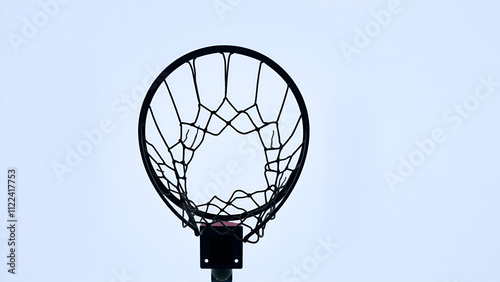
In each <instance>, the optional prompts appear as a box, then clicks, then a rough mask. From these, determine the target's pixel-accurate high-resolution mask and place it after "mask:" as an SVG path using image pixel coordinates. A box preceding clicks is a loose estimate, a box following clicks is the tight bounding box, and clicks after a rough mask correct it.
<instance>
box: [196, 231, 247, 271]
mask: <svg viewBox="0 0 500 282" xmlns="http://www.w3.org/2000/svg"><path fill="white" fill-rule="evenodd" d="M224 224H225V225H226V226H223V225H222V224H221V223H219V224H213V225H212V226H211V227H207V226H206V225H205V224H202V225H201V235H200V267H201V268H212V269H214V268H231V269H234V268H238V269H241V268H243V241H241V240H240V239H238V238H243V227H242V226H241V225H240V226H237V225H236V224H234V223H230V222H226V223H224ZM228 227H231V228H234V229H233V231H232V232H234V234H235V235H236V236H237V237H238V238H237V237H236V236H235V235H233V234H232V232H228V230H227V228H228ZM224 232H226V234H221V233H224Z"/></svg>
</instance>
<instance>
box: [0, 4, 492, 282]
mask: <svg viewBox="0 0 500 282" xmlns="http://www.w3.org/2000/svg"><path fill="white" fill-rule="evenodd" d="M49 2H50V3H57V4H56V6H54V5H52V6H49V8H47V7H45V8H44V5H43V3H49ZM61 2H62V1H61ZM61 2H51V1H49V0H41V1H40V2H37V1H32V2H29V1H22V2H21V1H0V35H1V36H0V129H1V131H0V136H1V139H0V169H1V171H2V172H1V173H0V175H4V177H6V175H7V168H9V167H17V168H18V170H19V173H18V176H19V180H18V181H19V184H18V185H19V187H18V193H17V197H18V207H17V208H18V209H17V216H18V218H19V222H18V234H17V239H18V246H19V247H18V250H17V256H18V264H17V268H16V270H17V274H16V275H11V274H9V273H7V265H6V264H5V262H6V255H7V243H6V239H7V237H8V234H7V230H6V228H5V227H4V225H6V224H7V223H6V222H5V220H2V221H0V254H1V256H0V262H1V263H0V280H1V281H109V282H110V281H127V282H142V281H209V271H208V270H201V269H199V263H198V259H199V250H198V248H199V246H198V238H196V237H195V236H193V233H192V231H191V230H190V229H183V228H181V223H180V221H179V220H178V219H177V218H176V217H175V216H174V215H173V214H172V213H171V212H170V211H169V210H168V208H167V207H166V206H165V205H164V204H163V202H162V201H161V200H160V198H159V197H158V195H157V194H156V192H155V191H154V189H153V187H152V185H151V183H150V181H149V179H148V177H147V175H146V172H145V170H144V168H143V165H142V161H141V159H140V154H139V149H138V142H137V120H138V115H139V110H140V102H139V100H141V99H142V97H143V95H144V94H145V93H144V94H142V95H141V94H140V87H141V86H142V85H143V84H144V85H145V86H146V87H149V85H150V84H151V82H152V80H153V76H156V75H157V74H158V73H159V72H160V71H161V70H162V69H163V68H165V67H166V66H167V65H168V64H169V63H171V62H172V61H173V60H175V59H176V58H178V57H179V56H181V55H183V54H185V53H187V52H189V51H192V50H195V49H198V48H201V47H205V46H209V45H218V44H231V45H239V46H243V47H247V48H251V49H254V50H256V51H258V52H261V53H263V54H265V55H267V56H269V57H271V58H272V59H273V60H274V61H276V62H277V63H278V64H280V65H281V66H282V67H283V68H284V69H285V70H286V71H287V72H288V73H289V74H290V75H291V76H292V78H293V79H294V81H295V82H296V83H297V85H298V87H299V88H300V90H301V92H302V94H303V96H304V99H305V101H306V103H307V106H308V110H309V115H310V123H311V140H310V150H309V154H308V158H307V162H306V166H305V168H304V171H303V174H302V176H301V178H300V180H299V182H298V184H297V186H296V187H295V190H294V191H293V193H292V195H291V196H290V198H289V200H288V201H287V203H285V205H284V206H283V208H282V209H281V210H280V211H279V213H278V214H277V217H276V219H275V220H273V221H271V222H269V224H268V226H267V228H266V234H265V236H264V238H263V239H261V241H260V242H259V243H258V244H256V245H250V244H245V246H244V268H243V269H242V270H235V271H234V281H443V282H444V281H456V282H458V281H498V280H500V274H499V272H498V263H499V262H500V241H499V239H498V238H500V208H499V207H498V200H499V199H500V192H499V190H498V188H500V180H499V178H498V172H499V165H498V159H500V150H499V149H498V144H500V134H499V133H498V132H499V128H500V127H499V122H500V111H498V109H499V107H500V84H499V83H498V82H497V81H500V53H499V51H498V50H500V39H499V38H500V37H499V35H498V34H499V33H498V30H499V29H500V19H499V18H498V11H499V9H500V2H495V1H424V0H421V1H416V0H413V1H410V0H400V1H399V2H394V1H370V2H368V1H280V2H278V1H237V0H232V1H229V0H217V1H214V0H197V1H161V2H160V1H135V2H132V1H128V2H125V3H124V1H106V2H105V3H102V2H103V1H79V2H77V1H68V3H64V4H63V3H61ZM436 2H439V3H436ZM40 3H42V4H40ZM224 5H225V6H224ZM216 7H219V9H223V8H224V7H225V8H227V9H228V10H226V11H221V10H217V8H216ZM381 10H384V11H385V12H380V11H381ZM44 15H45V16H44ZM377 15H378V16H377ZM382 15H385V16H387V15H390V19H389V18H388V17H385V18H383V16H382ZM44 17H46V19H48V20H47V21H45V22H44ZM381 17H382V18H381ZM377 18H378V22H377ZM29 25H33V26H32V27H31V29H30V27H28V26H29ZM360 30H361V31H360ZM366 30H368V33H369V34H366ZM13 34H15V35H13ZM13 37H16V40H21V41H17V42H18V43H17V44H16V43H14V44H13V43H12V42H11V41H12V38H13ZM363 40H364V41H363ZM346 46H350V47H346ZM345 48H351V49H350V50H351V51H353V52H354V53H350V54H349V53H346V52H347V51H346V49H345ZM485 80H486V81H488V80H489V81H493V82H490V83H484V81H485ZM482 81H483V82H482ZM477 89H479V90H478V91H477V93H476V94H475V91H476V90H477ZM136 90H137V91H138V92H137V93H139V94H137V97H138V99H137V101H136V100H134V99H133V98H130V97H131V95H132V93H135V91H136ZM475 95H476V96H475ZM127 97H129V98H130V100H129V98H127ZM478 97H479V98H478ZM464 104H465V105H464ZM460 105H462V106H460ZM460 108H461V109H462V110H459V109H460ZM106 123H107V125H108V126H109V127H111V129H110V130H109V132H107V133H103V134H102V136H103V138H102V140H99V141H98V142H95V143H96V144H95V145H93V146H92V148H91V151H90V152H89V154H88V155H87V156H83V157H82V158H81V160H80V161H79V162H78V163H77V164H74V167H73V168H71V172H68V173H65V174H64V175H63V176H62V178H61V179H58V177H57V176H56V174H55V173H54V171H53V168H52V164H53V163H54V162H59V163H62V164H64V163H65V162H66V160H65V158H66V157H67V155H68V152H69V151H68V150H69V149H68V148H70V149H75V148H76V147H77V145H78V144H79V143H81V142H82V141H83V140H87V139H86V137H85V134H84V132H90V131H92V130H96V129H97V128H99V126H100V124H104V127H106ZM108 129H109V128H108ZM433 132H434V133H433ZM433 135H434V141H429V140H428V139H430V138H433ZM416 140H418V142H420V143H422V144H423V143H425V144H427V145H428V144H430V143H429V142H432V143H433V144H434V145H428V147H427V150H426V149H425V148H424V149H419V148H420V147H419V146H418V145H417V144H416ZM436 140H437V141H436ZM438 141H439V142H438ZM418 142H417V143H418ZM429 146H430V147H429ZM431 147H432V148H431ZM426 153H427V154H426ZM419 156H420V159H419ZM237 157H238V156H236V158H237ZM239 157H241V156H239ZM422 157H423V158H422ZM412 158H413V159H412ZM402 160H404V161H402ZM406 161H408V163H409V165H410V166H412V167H413V170H408V166H409V165H408V164H406V170H405V171H402V173H398V166H401V163H404V162H406ZM410 162H413V165H412V164H411V163H410ZM388 172H390V173H392V174H393V176H397V177H400V178H399V180H404V181H396V182H395V183H394V185H393V187H392V188H391V185H390V184H389V183H388V182H387V181H386V175H387V173H388ZM393 179H394V177H393ZM5 182H6V180H4V182H3V183H5ZM6 189H7V188H6V185H5V186H4V187H3V188H2V189H0V214H1V215H0V218H4V219H5V218H6V217H7V212H6V211H7V204H6V203H7V199H6V198H7V192H6ZM328 241H330V243H332V244H331V245H333V246H330V248H329V249H324V248H323V247H322V246H323V244H322V243H320V242H328ZM327 251H330V252H327Z"/></svg>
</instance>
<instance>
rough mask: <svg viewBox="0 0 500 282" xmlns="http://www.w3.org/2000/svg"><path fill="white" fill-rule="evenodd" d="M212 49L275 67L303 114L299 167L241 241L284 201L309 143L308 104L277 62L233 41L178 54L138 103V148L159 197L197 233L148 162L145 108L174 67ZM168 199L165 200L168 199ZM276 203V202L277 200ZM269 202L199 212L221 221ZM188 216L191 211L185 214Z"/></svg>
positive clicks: (206, 53)
mask: <svg viewBox="0 0 500 282" xmlns="http://www.w3.org/2000/svg"><path fill="white" fill-rule="evenodd" d="M215 53H229V54H239V55H244V56H247V57H250V58H253V59H255V60H258V61H260V62H263V63H264V64H266V65H267V66H269V67H270V68H271V69H272V70H273V71H275V72H276V73H277V74H278V75H279V76H280V77H281V78H282V79H283V80H284V81H285V83H286V84H287V86H288V87H289V88H290V90H291V91H292V93H293V95H294V97H295V100H296V101H297V104H298V106H299V109H300V114H301V118H302V130H303V137H302V144H303V146H302V150H301V152H300V156H299V161H298V162H297V164H298V167H296V168H295V169H294V170H293V171H292V173H291V174H290V176H289V178H288V180H287V182H286V183H285V185H284V186H285V187H286V189H282V191H281V192H280V193H278V195H277V196H276V199H275V200H273V202H274V204H275V208H274V210H272V211H271V212H270V213H269V215H268V216H267V220H264V221H263V222H261V223H259V224H258V225H257V226H256V227H255V228H253V229H251V232H249V233H248V234H247V235H246V236H245V237H244V238H243V240H244V241H247V240H248V239H249V238H250V237H251V236H252V235H253V234H254V233H256V232H257V231H258V230H259V229H260V228H262V227H263V226H265V224H266V223H267V221H269V219H271V218H273V217H274V215H275V214H276V213H277V211H278V210H279V209H280V208H281V206H282V205H283V203H284V202H285V201H286V200H287V198H288V196H289V195H290V193H291V192H292V190H293V188H294V187H295V184H296V183H297V181H298V178H299V176H300V173H301V171H302V168H303V167H304V163H305V159H306V155H307V149H308V146H309V116H308V114H307V108H306V105H305V102H304V99H303V97H302V95H301V93H300V91H299V88H298V87H297V85H296V84H295V82H294V81H293V80H292V78H291V77H290V76H289V75H288V73H287V72H286V71H285V70H284V69H283V68H282V67H281V66H279V65H278V64H277V63H276V62H274V61H273V60H272V59H270V58H269V57H267V56H265V55H263V54H261V53H258V52H256V51H253V50H251V49H247V48H244V47H239V46H232V45H215V46H209V47H204V48H201V49H197V50H194V51H192V52H189V53H187V54H185V55H183V56H181V57H179V58H178V59H177V60H175V61H174V62H172V63H171V64H170V65H169V66H167V67H166V68H165V69H164V70H163V71H162V72H161V73H160V74H159V75H158V77H157V78H156V79H155V80H154V82H153V83H152V85H151V87H150V88H149V90H148V92H147V94H146V97H145V98H144V101H143V103H142V106H141V111H140V114H139V126H138V129H139V132H138V133H139V134H138V136H139V149H140V152H141V158H142V161H143V163H144V167H145V169H146V172H147V174H148V176H149V179H150V180H151V182H152V183H153V186H154V187H155V190H156V192H157V193H158V194H159V195H160V197H161V198H162V200H163V201H164V202H165V204H166V205H167V206H168V207H169V208H170V210H171V211H172V212H173V213H174V214H175V215H176V216H177V217H178V218H179V219H180V220H181V221H182V222H183V223H185V224H186V225H187V226H189V227H190V228H191V229H193V230H194V232H195V235H196V236H198V235H199V234H200V231H199V229H198V227H197V225H196V223H195V222H194V220H193V222H191V221H188V220H186V219H185V218H184V217H183V216H182V215H181V214H179V212H178V211H177V210H176V209H175V208H174V207H173V206H172V204H171V203H170V202H169V201H171V202H172V203H173V204H175V205H176V206H177V207H179V208H180V209H182V210H184V211H185V209H184V207H183V203H182V201H181V200H180V199H178V198H176V197H175V196H174V195H172V194H170V195H166V194H165V193H164V192H165V191H168V188H167V187H165V185H164V184H163V183H162V182H161V180H160V179H159V178H158V177H157V176H156V173H155V172H154V171H155V170H154V168H153V166H152V164H151V161H150V160H149V157H148V156H149V155H148V153H147V147H146V138H145V137H146V118H147V115H148V109H149V106H150V104H151V101H152V99H153V97H154V95H155V94H156V92H157V90H158V88H159V87H160V85H161V84H162V83H163V82H164V81H165V79H166V78H167V77H168V76H169V75H170V74H171V73H172V72H174V71H175V70H176V69H177V68H179V67H180V66H181V65H183V64H185V63H187V62H189V61H190V60H192V59H195V58H198V57H202V56H205V55H209V54H215ZM167 199H168V200H167ZM276 203H277V204H276ZM269 205H270V202H268V203H267V204H266V205H263V206H261V207H258V208H255V209H253V210H250V211H247V212H244V213H241V214H237V215H215V214H212V213H205V212H201V213H202V214H203V216H204V217H205V218H209V219H212V220H223V221H229V220H234V219H239V218H245V217H247V215H248V214H255V213H259V212H261V211H263V210H266V209H267V208H268V207H269ZM188 216H189V217H190V218H191V215H188Z"/></svg>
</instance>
